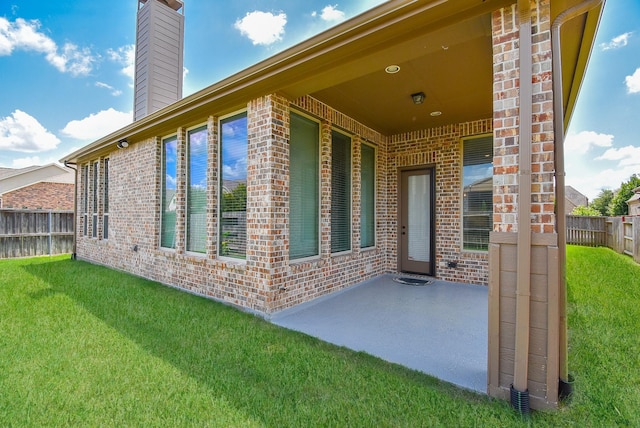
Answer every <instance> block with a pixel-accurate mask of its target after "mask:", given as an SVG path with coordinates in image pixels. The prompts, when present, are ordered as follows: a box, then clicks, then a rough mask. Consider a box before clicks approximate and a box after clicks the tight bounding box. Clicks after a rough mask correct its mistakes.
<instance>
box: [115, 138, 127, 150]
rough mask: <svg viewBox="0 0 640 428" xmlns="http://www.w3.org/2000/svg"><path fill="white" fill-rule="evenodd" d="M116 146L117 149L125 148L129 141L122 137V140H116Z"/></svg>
mask: <svg viewBox="0 0 640 428" xmlns="http://www.w3.org/2000/svg"><path fill="white" fill-rule="evenodd" d="M116 146H117V147H118V148H119V149H126V148H127V147H129V142H128V141H127V139H126V138H123V139H122V140H120V141H118V144H116Z"/></svg>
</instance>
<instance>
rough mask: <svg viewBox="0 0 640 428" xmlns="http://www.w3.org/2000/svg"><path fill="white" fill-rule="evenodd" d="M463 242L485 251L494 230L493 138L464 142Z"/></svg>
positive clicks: (471, 248) (469, 248)
mask: <svg viewBox="0 0 640 428" xmlns="http://www.w3.org/2000/svg"><path fill="white" fill-rule="evenodd" d="M462 150H463V170H462V177H463V204H462V206H463V207H462V228H463V229H462V243H463V249H465V250H480V251H486V250H488V248H489V232H491V230H492V229H493V137H492V136H482V137H475V138H469V139H466V140H464V141H463V148H462Z"/></svg>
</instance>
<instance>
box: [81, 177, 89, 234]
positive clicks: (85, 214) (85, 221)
mask: <svg viewBox="0 0 640 428" xmlns="http://www.w3.org/2000/svg"><path fill="white" fill-rule="evenodd" d="M88 234H89V165H84V166H83V167H82V235H83V236H87V235H88Z"/></svg>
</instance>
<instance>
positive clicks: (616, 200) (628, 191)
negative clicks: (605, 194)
mask: <svg viewBox="0 0 640 428" xmlns="http://www.w3.org/2000/svg"><path fill="white" fill-rule="evenodd" d="M636 187H640V177H638V175H637V174H633V175H632V176H631V177H630V178H629V181H626V182H624V183H622V184H621V185H620V189H618V191H617V192H616V193H615V195H614V196H613V198H612V199H611V203H610V204H609V214H610V215H612V216H618V215H627V214H628V213H629V207H628V206H627V201H628V200H629V198H631V197H632V196H633V189H635V188H636Z"/></svg>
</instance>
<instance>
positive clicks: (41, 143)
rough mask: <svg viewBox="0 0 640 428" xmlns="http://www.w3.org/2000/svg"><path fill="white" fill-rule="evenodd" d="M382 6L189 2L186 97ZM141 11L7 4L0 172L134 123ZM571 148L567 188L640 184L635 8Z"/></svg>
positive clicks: (618, 29)
mask: <svg viewBox="0 0 640 428" xmlns="http://www.w3.org/2000/svg"><path fill="white" fill-rule="evenodd" d="M381 2H382V1H380V0H351V1H344V2H341V3H333V2H327V1H317V0H309V1H304V2H302V1H299V0H261V1H259V2H257V1H255V0H234V1H232V2H231V1H228V2H223V3H221V2H217V1H204V0H185V17H186V26H185V28H186V30H185V60H184V66H185V77H184V95H188V94H191V93H193V92H195V91H197V90H199V89H202V88H204V87H205V86H207V85H210V84H212V83H215V82H217V81H219V80H221V79H223V78H225V77H227V76H229V75H231V74H233V73H235V72H237V71H240V70H242V69H244V68H246V67H248V66H250V65H252V64H254V63H255V62H257V61H259V60H262V59H264V58H267V57H269V56H271V55H273V54H275V53H277V52H279V51H281V50H282V49H284V48H287V47H289V46H291V45H293V44H295V43H297V42H299V41H301V40H304V39H306V38H308V37H310V36H312V35H314V34H317V33H318V32H320V31H322V30H324V29H326V28H328V27H330V26H333V25H335V24H337V23H339V22H341V21H342V20H344V19H347V18H349V17H351V16H354V15H356V14H358V13H360V12H362V11H364V10H366V9H369V8H371V7H373V6H375V5H376V4H379V3H381ZM221 4H222V5H224V7H221ZM136 10H137V1H135V0H126V1H125V0H120V1H116V2H107V3H104V2H93V1H85V2H75V1H74V2H34V1H29V0H13V1H12V0H4V1H2V2H1V3H0V75H1V76H2V77H3V79H2V82H3V83H2V91H1V94H2V95H1V96H0V166H4V167H14V168H20V167H25V166H29V165H34V164H40V165H42V164H46V163H50V162H54V161H57V160H58V159H60V158H62V157H63V156H64V155H66V154H68V153H70V152H72V151H74V150H76V149H77V148H80V147H82V146H84V145H86V144H88V143H89V142H91V141H93V140H95V139H97V138H100V137H102V136H104V135H106V134H107V133H109V132H111V131H113V130H115V129H118V128H120V127H122V126H125V125H126V124H128V123H130V122H131V118H132V113H131V110H132V104H133V85H132V78H133V67H132V60H133V53H134V50H133V44H134V43H135V17H136ZM566 148H567V159H566V169H567V178H566V182H567V184H569V185H572V186H574V187H575V188H576V189H578V190H579V191H581V192H583V193H585V194H586V195H587V196H588V197H589V198H590V199H593V198H594V197H595V196H596V195H597V193H598V192H599V190H600V189H601V188H611V189H615V188H617V187H619V185H620V183H621V182H622V181H626V180H627V179H628V178H629V176H630V175H631V174H632V173H635V172H640V2H639V1H637V0H608V2H607V5H606V9H605V14H604V17H603V20H602V22H601V26H600V30H599V33H598V38H597V41H596V46H595V48H594V50H593V53H592V57H591V62H590V65H589V69H588V72H587V76H586V80H585V82H584V84H583V87H582V91H581V94H580V97H579V99H578V106H577V109H576V112H575V115H574V118H573V120H572V122H571V126H570V129H569V130H568V135H567V143H566Z"/></svg>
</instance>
